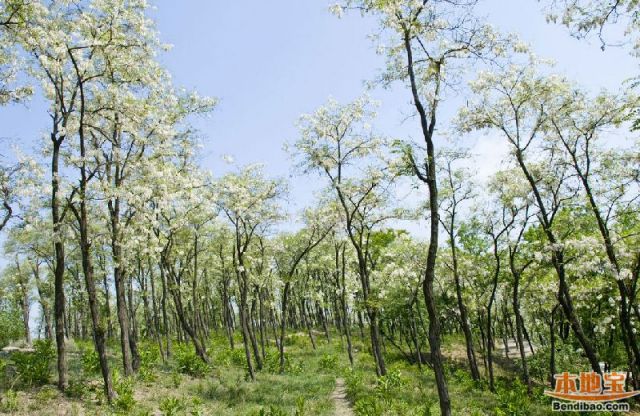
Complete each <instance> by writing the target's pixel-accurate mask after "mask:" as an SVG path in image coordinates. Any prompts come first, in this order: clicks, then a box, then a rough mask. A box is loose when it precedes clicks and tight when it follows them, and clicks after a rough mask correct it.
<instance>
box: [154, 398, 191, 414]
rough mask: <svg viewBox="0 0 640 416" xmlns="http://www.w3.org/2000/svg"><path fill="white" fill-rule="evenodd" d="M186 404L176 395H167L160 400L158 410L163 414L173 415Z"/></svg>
mask: <svg viewBox="0 0 640 416" xmlns="http://www.w3.org/2000/svg"><path fill="white" fill-rule="evenodd" d="M186 408H187V406H186V405H185V403H184V401H183V400H181V399H178V398H177V397H167V398H165V399H162V401H161V402H160V412H162V414H163V416H175V415H178V414H180V413H181V412H184V411H185V410H186Z"/></svg>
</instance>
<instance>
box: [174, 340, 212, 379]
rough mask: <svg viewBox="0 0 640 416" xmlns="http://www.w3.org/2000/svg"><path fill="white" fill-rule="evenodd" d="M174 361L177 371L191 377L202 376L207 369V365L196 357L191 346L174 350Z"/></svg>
mask: <svg viewBox="0 0 640 416" xmlns="http://www.w3.org/2000/svg"><path fill="white" fill-rule="evenodd" d="M175 356H176V362H177V363H178V371H180V372H181V373H184V374H188V375H190V376H193V377H204V375H205V374H206V373H207V371H209V366H208V365H207V364H206V363H205V362H204V361H202V359H201V358H200V357H198V356H197V355H196V353H195V351H193V350H192V349H191V348H188V347H181V348H178V349H177V350H176V354H175Z"/></svg>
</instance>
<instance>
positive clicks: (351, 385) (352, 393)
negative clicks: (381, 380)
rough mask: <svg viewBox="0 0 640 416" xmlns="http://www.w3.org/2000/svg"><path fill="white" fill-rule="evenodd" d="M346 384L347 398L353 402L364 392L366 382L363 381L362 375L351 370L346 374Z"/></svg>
mask: <svg viewBox="0 0 640 416" xmlns="http://www.w3.org/2000/svg"><path fill="white" fill-rule="evenodd" d="M344 384H345V390H346V392H347V396H348V397H349V398H350V399H351V400H352V401H353V400H355V399H356V398H357V397H358V396H359V395H360V393H361V392H362V391H364V381H363V379H362V374H361V373H358V372H356V371H354V370H353V369H351V368H350V369H348V370H347V371H346V372H345V375H344Z"/></svg>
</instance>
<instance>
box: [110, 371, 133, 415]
mask: <svg viewBox="0 0 640 416" xmlns="http://www.w3.org/2000/svg"><path fill="white" fill-rule="evenodd" d="M113 381H114V383H113V387H114V389H115V391H116V393H117V396H118V397H117V398H116V400H115V401H114V402H113V406H114V407H115V408H116V409H117V410H118V411H120V412H125V413H128V412H129V411H131V410H132V409H133V408H134V406H135V405H136V401H135V399H134V397H133V388H134V381H133V378H131V377H120V376H119V375H118V374H117V373H115V374H114V380H113Z"/></svg>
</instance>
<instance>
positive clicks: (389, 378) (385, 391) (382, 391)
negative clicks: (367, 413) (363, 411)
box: [375, 370, 404, 401]
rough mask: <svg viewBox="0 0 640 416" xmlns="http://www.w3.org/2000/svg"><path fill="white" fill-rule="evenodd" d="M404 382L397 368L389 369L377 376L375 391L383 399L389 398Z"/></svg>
mask: <svg viewBox="0 0 640 416" xmlns="http://www.w3.org/2000/svg"><path fill="white" fill-rule="evenodd" d="M403 384H404V382H403V380H402V377H401V374H400V371H399V370H390V371H388V372H387V374H386V375H384V376H381V377H378V380H377V381H376V387H375V390H376V393H377V394H378V396H380V397H381V398H382V399H384V400H387V401H388V400H390V399H391V397H392V395H393V392H394V391H395V390H396V389H397V388H399V387H401V386H402V385H403Z"/></svg>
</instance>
